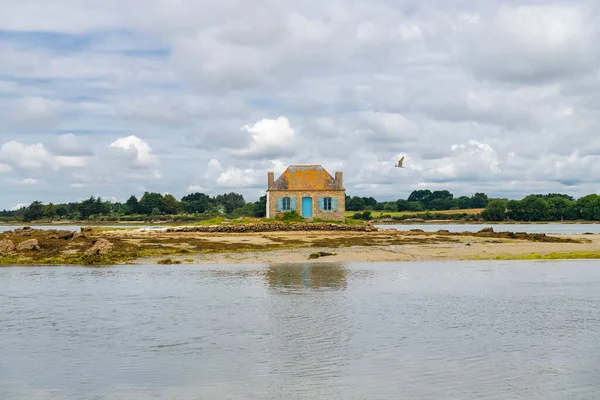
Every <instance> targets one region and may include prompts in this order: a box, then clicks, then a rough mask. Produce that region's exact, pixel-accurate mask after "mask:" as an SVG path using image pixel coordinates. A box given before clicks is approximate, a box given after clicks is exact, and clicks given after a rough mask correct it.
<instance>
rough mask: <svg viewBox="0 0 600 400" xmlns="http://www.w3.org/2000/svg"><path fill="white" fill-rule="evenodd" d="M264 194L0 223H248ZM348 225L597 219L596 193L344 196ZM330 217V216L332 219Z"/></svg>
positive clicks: (94, 202)
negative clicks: (248, 199) (514, 196)
mask: <svg viewBox="0 0 600 400" xmlns="http://www.w3.org/2000/svg"><path fill="white" fill-rule="evenodd" d="M266 201H267V200H266V196H262V197H260V199H259V200H258V201H256V202H246V201H245V200H244V197H243V196H242V195H241V194H238V193H233V192H231V193H224V194H220V195H217V196H213V197H211V196H209V195H206V194H204V193H192V194H188V195H187V196H184V197H182V198H181V200H177V199H176V198H175V197H174V196H172V195H170V194H165V195H163V194H160V193H152V192H145V193H144V194H143V195H142V197H141V198H140V199H139V200H138V198H137V197H136V196H130V197H129V198H128V199H127V201H126V202H125V203H119V202H111V201H105V200H103V199H102V198H100V197H90V198H89V199H86V200H83V201H81V202H78V203H68V204H53V203H49V204H44V203H42V202H41V201H34V202H33V203H31V204H30V205H29V206H28V207H23V208H21V209H19V210H16V211H6V210H5V211H1V212H0V223H2V222H4V223H11V222H35V221H44V222H55V223H56V222H58V223H60V222H61V221H62V222H63V223H66V222H70V221H71V222H72V221H77V222H88V223H93V224H102V223H111V222H125V223H127V222H130V223H161V222H162V223H171V224H178V223H185V224H190V223H191V224H199V225H217V224H223V223H234V224H235V223H250V222H257V221H258V220H259V219H262V220H263V221H269V220H266V219H264V217H265V214H266ZM345 216H346V221H345V223H347V224H355V223H362V221H368V220H372V219H373V220H383V219H388V220H393V221H399V222H400V221H405V220H410V219H421V220H448V221H482V220H483V221H498V222H500V221H531V222H537V221H573V220H600V196H598V195H596V194H590V195H587V196H584V197H581V198H580V199H577V200H575V199H574V198H573V197H571V196H569V195H565V194H558V193H549V194H546V195H541V194H533V195H529V196H527V197H525V198H523V199H521V200H509V199H490V198H488V196H487V195H486V194H485V193H475V194H474V195H472V196H470V197H467V196H460V197H457V198H455V197H454V195H453V194H452V193H450V192H449V191H447V190H437V191H430V190H427V189H425V190H415V191H413V192H412V193H411V194H410V195H409V196H408V198H407V199H398V200H394V201H383V202H379V201H377V200H375V199H374V198H373V197H358V196H354V197H350V196H346V214H345ZM273 220H278V221H282V222H286V223H293V222H301V221H302V220H303V219H302V217H301V216H300V215H298V214H297V213H295V212H290V213H287V214H286V215H284V216H283V217H278V218H276V219H271V221H273ZM330 222H333V221H330Z"/></svg>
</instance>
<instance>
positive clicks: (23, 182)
mask: <svg viewBox="0 0 600 400" xmlns="http://www.w3.org/2000/svg"><path fill="white" fill-rule="evenodd" d="M39 182H40V181H39V179H35V178H25V179H21V180H20V181H18V182H17V183H18V184H19V185H37V184H38V183H39Z"/></svg>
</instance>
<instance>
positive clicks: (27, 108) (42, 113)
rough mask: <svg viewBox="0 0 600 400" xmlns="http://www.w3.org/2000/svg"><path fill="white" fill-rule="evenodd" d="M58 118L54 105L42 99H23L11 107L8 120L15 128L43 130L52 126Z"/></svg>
mask: <svg viewBox="0 0 600 400" xmlns="http://www.w3.org/2000/svg"><path fill="white" fill-rule="evenodd" d="M57 118H58V115H57V113H56V105H55V104H54V103H53V102H52V101H50V100H48V99H46V98H43V97H24V98H21V99H18V100H17V101H16V102H15V104H14V105H13V107H12V112H11V113H10V115H9V119H10V120H11V121H12V122H13V123H14V124H15V125H17V126H20V127H26V128H44V127H48V126H52V125H54V123H55V122H56V120H57Z"/></svg>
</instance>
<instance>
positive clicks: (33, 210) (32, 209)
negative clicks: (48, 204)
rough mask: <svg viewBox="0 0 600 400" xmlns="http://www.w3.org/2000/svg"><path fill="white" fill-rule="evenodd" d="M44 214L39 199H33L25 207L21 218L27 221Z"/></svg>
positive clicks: (39, 217) (34, 219) (42, 205)
mask: <svg viewBox="0 0 600 400" xmlns="http://www.w3.org/2000/svg"><path fill="white" fill-rule="evenodd" d="M43 216H44V204H43V203H42V202H41V201H38V200H36V201H34V202H33V203H31V204H30V205H29V207H27V210H25V214H24V215H23V219H24V220H25V221H27V222H31V221H36V220H38V219H41V218H42V217H43Z"/></svg>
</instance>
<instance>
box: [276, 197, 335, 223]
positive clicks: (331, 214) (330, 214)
mask: <svg viewBox="0 0 600 400" xmlns="http://www.w3.org/2000/svg"><path fill="white" fill-rule="evenodd" d="M278 197H295V198H296V212H297V213H298V214H299V215H302V198H303V197H312V199H313V201H312V207H313V212H312V214H313V218H317V219H322V220H328V221H344V211H345V209H346V192H345V191H340V190H335V191H327V190H315V191H300V190H289V191H287V190H286V191H274V190H273V191H270V192H269V215H270V217H271V218H273V217H275V216H277V215H279V214H282V212H278V211H277V198H278ZM319 197H331V198H334V197H335V198H337V211H333V210H331V211H325V210H323V211H319ZM332 208H333V206H332Z"/></svg>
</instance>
